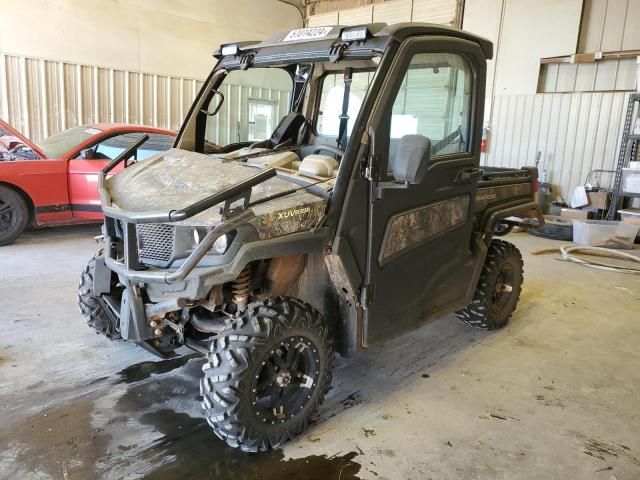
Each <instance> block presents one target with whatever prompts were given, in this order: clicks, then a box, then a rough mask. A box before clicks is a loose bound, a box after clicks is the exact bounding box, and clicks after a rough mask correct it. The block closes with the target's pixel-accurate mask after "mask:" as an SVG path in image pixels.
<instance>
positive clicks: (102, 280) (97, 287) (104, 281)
mask: <svg viewBox="0 0 640 480" xmlns="http://www.w3.org/2000/svg"><path fill="white" fill-rule="evenodd" d="M92 273H93V286H92V287H91V288H92V290H93V296H94V297H96V298H100V296H101V295H103V294H108V293H111V270H110V269H109V267H107V264H106V263H105V261H104V256H103V255H100V256H99V257H96V259H95V261H94V263H93V272H92Z"/></svg>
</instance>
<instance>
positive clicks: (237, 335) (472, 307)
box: [79, 23, 542, 451]
mask: <svg viewBox="0 0 640 480" xmlns="http://www.w3.org/2000/svg"><path fill="white" fill-rule="evenodd" d="M214 56H215V57H216V58H217V59H218V63H217V65H216V66H215V68H214V69H213V72H212V73H211V75H210V76H209V78H208V79H207V80H206V82H205V83H204V86H203V88H202V90H201V91H200V93H199V94H198V96H197V98H196V100H195V102H194V103H193V106H192V107H191V109H190V111H189V113H188V115H187V117H186V120H185V122H184V124H183V125H182V128H181V130H180V132H179V133H178V136H177V139H176V142H175V145H174V148H173V149H171V150H169V151H168V152H166V153H163V154H161V155H158V156H156V157H153V158H150V159H148V160H146V161H145V162H141V163H134V164H132V165H130V166H128V167H126V168H124V169H123V170H122V171H121V172H119V173H117V174H115V175H113V176H111V177H109V178H108V179H107V174H108V173H109V172H110V171H111V170H112V169H113V168H115V167H116V166H117V165H119V164H121V163H122V162H125V163H126V158H127V157H128V156H130V155H132V154H133V153H134V150H135V145H133V146H132V148H130V149H129V150H128V151H127V152H123V154H122V155H120V156H119V157H118V158H117V159H115V160H114V161H113V162H111V164H109V165H108V166H107V167H106V168H105V169H104V171H103V173H102V175H101V177H100V179H99V185H100V192H101V195H102V208H103V211H104V215H105V223H104V232H103V233H104V235H103V240H104V246H103V250H102V251H101V252H100V253H99V254H98V255H97V256H96V257H95V258H94V259H93V260H91V262H90V263H89V264H88V265H87V267H86V269H85V271H84V272H83V274H82V279H81V282H80V288H79V304H80V309H81V310H82V313H83V314H84V317H85V319H86V320H87V322H88V323H89V325H90V326H92V327H93V328H95V329H96V330H98V331H99V332H101V333H103V334H105V335H106V336H108V337H110V338H114V339H116V338H117V339H120V338H121V339H123V340H128V341H131V342H136V343H137V344H138V345H140V346H141V347H144V348H145V349H147V350H149V351H151V352H153V353H155V354H157V355H160V356H164V357H167V356H171V355H175V354H176V352H175V351H176V350H177V349H179V348H180V347H182V346H186V347H189V348H190V349H192V350H195V351H196V352H200V353H202V354H203V355H205V356H206V363H205V365H204V367H203V377H202V380H201V384H200V387H201V394H202V397H203V402H202V404H203V407H204V414H205V416H206V418H207V420H208V422H209V423H210V425H211V426H212V427H213V430H214V432H215V433H216V434H217V435H218V436H219V437H220V438H222V439H223V440H225V441H226V442H227V443H228V444H229V445H231V446H234V447H239V448H241V449H243V450H246V451H263V450H268V449H270V448H275V447H278V446H280V445H281V444H282V443H283V442H284V441H286V440H287V439H289V438H291V437H293V436H295V435H296V434H298V433H299V432H301V431H302V430H303V429H304V428H305V426H306V425H307V423H308V421H309V419H310V417H311V415H312V414H313V412H314V411H315V410H316V409H317V408H318V406H319V405H320V403H321V402H322V399H323V396H324V395H325V393H326V392H327V390H328V388H329V385H330V382H331V371H332V364H333V361H334V354H335V353H338V354H340V355H342V356H345V357H349V356H352V355H353V354H354V353H355V352H356V351H357V350H359V349H364V348H367V346H368V345H370V344H373V343H375V342H380V341H382V340H385V339H387V338H389V337H391V336H395V335H398V334H400V333H401V332H403V331H406V330H409V329H412V328H415V327H417V326H418V325H420V324H422V323H424V322H425V321H426V320H428V319H430V318H434V317H442V316H444V315H445V314H448V313H451V312H457V315H458V317H459V318H460V319H461V320H462V321H463V322H466V323H468V324H469V325H472V326H475V327H480V328H485V329H495V328H499V327H502V326H503V325H505V324H506V323H507V320H508V319H509V317H510V315H511V314H512V312H513V311H514V309H515V307H516V303H517V301H518V297H519V295H520V290H521V285H522V269H523V266H522V259H521V256H520V253H519V252H518V250H517V249H516V247H515V246H513V245H511V244H510V243H507V242H504V241H498V240H493V238H492V237H493V232H494V227H495V226H496V225H497V224H498V223H502V224H507V225H510V224H519V223H521V222H525V220H526V221H527V222H535V221H536V220H535V219H537V221H539V222H542V220H541V217H540V215H539V211H538V207H537V204H536V203H535V202H534V191H535V188H536V181H537V172H536V169H535V168H523V169H519V170H506V169H497V168H484V169H481V168H479V156H480V136H481V127H482V118H483V106H484V100H485V97H484V93H485V73H486V60H487V59H489V58H491V56H492V45H491V43H490V42H489V41H487V40H484V39H482V38H479V37H477V36H474V35H471V34H469V33H466V32H463V31H460V30H455V29H451V28H446V27H443V26H438V25H431V24H412V23H406V24H398V25H389V26H388V25H385V24H380V23H376V24H368V25H361V26H356V27H340V26H328V27H319V28H305V29H300V30H294V31H291V32H285V33H280V34H276V35H274V36H272V37H271V38H269V39H267V40H265V41H263V42H260V43H258V42H243V43H235V44H226V45H222V46H221V47H220V48H219V50H217V52H216V53H215V54H214ZM278 120H279V121H278ZM140 141H141V142H142V141H144V138H141V140H140ZM532 219H533V220H532Z"/></svg>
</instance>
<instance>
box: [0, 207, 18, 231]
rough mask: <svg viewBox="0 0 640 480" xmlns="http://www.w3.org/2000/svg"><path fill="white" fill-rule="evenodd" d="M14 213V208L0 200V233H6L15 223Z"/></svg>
mask: <svg viewBox="0 0 640 480" xmlns="http://www.w3.org/2000/svg"><path fill="white" fill-rule="evenodd" d="M14 212H15V206H13V205H12V204H10V203H6V202H3V201H2V200H0V232H2V233H5V232H8V231H10V230H11V229H12V228H13V227H14V225H15V223H16V216H15V214H14Z"/></svg>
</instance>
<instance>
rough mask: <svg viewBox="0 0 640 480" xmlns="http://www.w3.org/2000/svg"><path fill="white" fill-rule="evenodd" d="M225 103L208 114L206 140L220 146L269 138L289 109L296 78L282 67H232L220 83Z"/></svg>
mask: <svg viewBox="0 0 640 480" xmlns="http://www.w3.org/2000/svg"><path fill="white" fill-rule="evenodd" d="M219 91H220V93H222V95H224V103H223V104H222V106H221V108H220V111H219V112H218V113H217V114H216V115H209V116H208V117H207V123H206V130H205V140H206V141H207V142H209V143H212V144H214V145H218V146H221V147H222V146H226V145H229V144H231V143H240V142H257V141H260V140H266V139H268V138H269V137H270V136H271V134H272V133H273V131H274V130H275V128H276V126H277V124H278V121H279V120H280V119H281V118H282V117H284V116H285V115H286V114H287V113H289V107H290V104H291V93H292V91H293V79H292V78H291V75H290V74H289V73H288V72H287V71H286V70H283V69H281V68H251V69H249V70H233V71H231V72H229V74H228V75H227V76H226V78H225V80H224V82H223V84H222V85H221V86H220V87H219ZM219 103H220V97H219V96H218V95H213V96H212V98H211V100H210V102H209V105H207V107H206V108H205V110H207V111H209V112H214V111H215V109H216V106H217V105H219Z"/></svg>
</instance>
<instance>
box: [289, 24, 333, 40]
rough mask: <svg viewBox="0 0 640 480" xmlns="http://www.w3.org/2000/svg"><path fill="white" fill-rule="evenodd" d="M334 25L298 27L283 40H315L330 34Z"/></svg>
mask: <svg viewBox="0 0 640 480" xmlns="http://www.w3.org/2000/svg"><path fill="white" fill-rule="evenodd" d="M332 28H333V27H311V28H298V29H297V30H291V31H290V32H289V33H288V34H287V36H286V37H284V40H283V42H293V41H296V40H314V39H316V38H324V37H326V36H327V35H329V32H330V31H331V29H332Z"/></svg>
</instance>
